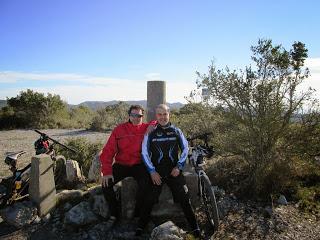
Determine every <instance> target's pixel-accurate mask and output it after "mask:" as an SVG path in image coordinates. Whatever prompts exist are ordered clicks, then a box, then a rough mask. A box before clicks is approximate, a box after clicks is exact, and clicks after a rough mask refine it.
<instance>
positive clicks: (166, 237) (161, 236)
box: [150, 221, 185, 240]
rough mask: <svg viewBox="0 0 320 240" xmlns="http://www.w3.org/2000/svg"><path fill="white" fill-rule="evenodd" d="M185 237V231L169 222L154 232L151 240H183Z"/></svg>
mask: <svg viewBox="0 0 320 240" xmlns="http://www.w3.org/2000/svg"><path fill="white" fill-rule="evenodd" d="M184 235H185V233H184V231H182V230H181V229H180V228H178V227H177V226H176V225H175V224H174V223H173V222H171V221H168V222H165V223H163V224H161V225H160V226H158V227H156V228H154V229H153V230H152V232H151V236H150V240H183V239H184Z"/></svg>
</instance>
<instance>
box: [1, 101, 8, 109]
mask: <svg viewBox="0 0 320 240" xmlns="http://www.w3.org/2000/svg"><path fill="white" fill-rule="evenodd" d="M5 106H7V100H0V109H1V108H3V107H5Z"/></svg>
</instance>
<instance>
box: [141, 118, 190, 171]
mask: <svg viewBox="0 0 320 240" xmlns="http://www.w3.org/2000/svg"><path fill="white" fill-rule="evenodd" d="M179 153H180V154H179ZM187 156H188V141H187V140H186V138H185V137H184V135H183V133H182V131H181V130H180V129H179V128H177V127H175V126H174V125H172V124H171V123H169V124H168V125H167V126H165V127H163V126H161V125H159V124H158V125H157V126H156V128H155V129H154V130H153V131H152V132H150V133H149V134H146V135H145V136H144V139H143V142H142V160H143V162H144V164H145V165H146V167H147V169H148V171H149V173H152V172H155V171H156V172H158V173H159V174H160V176H162V177H166V176H169V175H170V173H171V171H172V169H173V168H174V167H178V168H179V169H180V170H182V169H183V167H184V165H185V163H186V159H187Z"/></svg>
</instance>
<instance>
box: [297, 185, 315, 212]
mask: <svg viewBox="0 0 320 240" xmlns="http://www.w3.org/2000/svg"><path fill="white" fill-rule="evenodd" d="M295 197H296V199H297V200H298V203H299V207H300V208H301V209H302V210H303V211H305V212H308V213H313V214H316V215H318V216H320V184H319V183H318V184H317V185H315V186H312V187H302V186H299V187H298V189H297V192H296V194H295Z"/></svg>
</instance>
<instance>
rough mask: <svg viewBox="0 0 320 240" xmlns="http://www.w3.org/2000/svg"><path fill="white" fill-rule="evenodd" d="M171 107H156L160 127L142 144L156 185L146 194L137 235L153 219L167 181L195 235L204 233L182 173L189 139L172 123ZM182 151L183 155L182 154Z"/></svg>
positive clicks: (147, 164)
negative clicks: (170, 118)
mask: <svg viewBox="0 0 320 240" xmlns="http://www.w3.org/2000/svg"><path fill="white" fill-rule="evenodd" d="M169 115H170V113H169V108H168V106H167V105H165V104H160V105H159V106H158V107H157V108H156V119H157V121H158V124H157V126H156V128H155V129H154V130H153V131H152V132H150V133H149V134H147V135H145V137H144V140H143V143H142V159H143V162H144V164H145V165H146V167H147V169H148V172H149V174H150V177H151V180H152V183H153V185H152V186H150V191H149V192H148V193H147V194H146V198H145V205H144V208H143V209H142V212H141V218H140V220H139V223H138V228H137V231H136V235H139V234H141V232H142V230H143V228H144V227H145V226H146V224H147V223H148V221H149V219H150V213H151V210H152V207H153V205H154V204H155V203H156V202H157V201H158V198H159V195H160V193H161V189H162V185H163V183H166V184H167V185H168V186H169V188H170V190H171V192H172V195H173V198H174V201H175V202H178V203H180V205H181V207H182V210H183V212H184V214H185V216H186V218H187V221H188V222H189V225H190V227H191V229H192V232H191V233H192V234H193V235H194V236H195V237H199V236H200V230H199V226H198V224H197V221H196V218H195V214H194V211H193V209H192V206H191V202H190V198H189V194H188V187H187V185H186V181H185V178H184V176H183V174H182V170H183V167H184V165H185V162H186V159H187V156H188V141H187V140H186V138H185V137H184V135H183V133H182V132H181V130H180V129H179V128H177V127H175V126H174V125H172V124H171V123H170V122H169ZM179 153H180V154H179Z"/></svg>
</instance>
